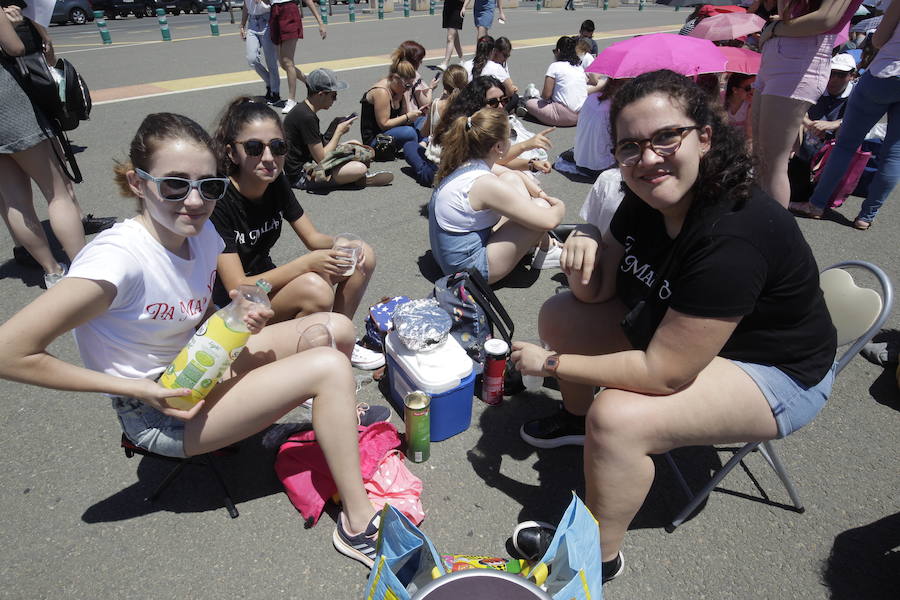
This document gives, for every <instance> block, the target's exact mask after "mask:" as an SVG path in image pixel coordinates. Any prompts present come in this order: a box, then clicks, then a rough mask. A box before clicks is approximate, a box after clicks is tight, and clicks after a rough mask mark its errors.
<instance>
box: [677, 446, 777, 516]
mask: <svg viewBox="0 0 900 600" xmlns="http://www.w3.org/2000/svg"><path fill="white" fill-rule="evenodd" d="M757 446H759V442H752V443H749V444H746V445H745V446H744V447H743V448H741V449H740V450H738V451H737V452H735V454H734V456H732V457H731V460H729V461H728V462H727V463H725V466H724V467H722V468H721V469H719V470H718V471H717V472H716V474H715V475H713V476H712V479H710V480H709V482H708V483H707V484H706V485H705V486H703V489H702V490H700V491H699V492H697V494H695V495H694V497H693V499H692V500H691V501H690V502H688V504H687V506H685V507H684V508H683V509H682V510H681V512H680V513H678V516H676V517H675V518H674V519H673V520H672V523H670V524H669V526H668V527H666V531H668V532H669V533H672V532H673V531H675V528H677V527H678V526H679V525H681V524H682V523H684V521H685V519H687V518H688V517H689V516H691V513H693V512H694V511H695V510H696V509H697V507H698V506H700V503H701V502H703V501H704V500H705V499H706V497H707V496H709V494H710V493H711V492H712V491H713V489H715V487H716V486H717V485H719V482H720V481H722V479H723V478H724V477H725V476H726V475H728V473H730V472H731V470H732V469H733V468H734V467H735V466H737V464H738V463H739V462H741V460H743V459H744V457H745V456H747V455H748V454H749V453H750V452H752V451H753V450H755V449H756V447H757ZM685 485H687V484H685Z"/></svg>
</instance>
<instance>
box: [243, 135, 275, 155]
mask: <svg viewBox="0 0 900 600" xmlns="http://www.w3.org/2000/svg"><path fill="white" fill-rule="evenodd" d="M235 144H240V145H241V146H243V147H244V152H246V153H247V156H262V154H263V152H265V150H266V148H268V149H269V150H271V151H272V154H273V155H274V156H284V155H285V154H287V152H288V144H287V142H286V141H284V140H283V139H281V138H273V139H271V140H269V143H268V144H267V143H266V142H264V141H262V140H247V141H246V142H235Z"/></svg>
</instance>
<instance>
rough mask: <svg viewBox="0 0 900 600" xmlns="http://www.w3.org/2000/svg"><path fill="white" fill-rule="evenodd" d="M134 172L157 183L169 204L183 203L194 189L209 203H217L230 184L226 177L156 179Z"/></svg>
mask: <svg viewBox="0 0 900 600" xmlns="http://www.w3.org/2000/svg"><path fill="white" fill-rule="evenodd" d="M134 172H135V173H137V176H138V177H140V178H141V179H146V180H147V181H152V182H153V183H155V184H156V190H157V191H158V192H159V195H160V197H161V198H162V199H163V200H168V201H169V202H181V201H182V200H184V199H185V198H187V197H188V195H189V194H190V193H191V190H192V189H194V188H197V191H198V192H200V197H201V198H203V199H204V200H206V201H207V202H215V201H216V200H221V199H222V196H224V195H225V190H227V189H228V184H229V183H230V182H229V180H228V179H227V178H225V177H207V178H206V179H185V178H184V177H154V176H153V175H151V174H150V173H148V172H146V171H143V170H141V169H135V170H134Z"/></svg>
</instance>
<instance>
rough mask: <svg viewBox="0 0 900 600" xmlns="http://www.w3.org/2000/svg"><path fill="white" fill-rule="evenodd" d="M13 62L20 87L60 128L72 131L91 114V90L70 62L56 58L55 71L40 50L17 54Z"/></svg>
mask: <svg viewBox="0 0 900 600" xmlns="http://www.w3.org/2000/svg"><path fill="white" fill-rule="evenodd" d="M16 64H17V66H18V71H19V83H20V84H21V85H22V89H23V90H25V93H26V94H28V97H29V98H30V99H31V101H32V102H33V103H34V104H35V105H36V106H37V107H38V108H39V109H40V110H41V112H43V113H44V115H45V116H46V117H47V118H48V119H50V120H51V121H53V122H55V124H57V125H58V126H59V129H61V130H62V131H72V130H73V129H75V128H76V127H78V124H79V123H81V121H86V120H87V119H88V118H90V114H91V92H90V90H89V89H88V86H87V84H86V83H85V82H84V79H83V78H82V77H81V75H79V74H78V71H77V70H75V66H74V65H72V63H70V62H69V61H67V60H66V59H64V58H60V59H57V61H56V71H57V74H54V73H53V71H52V70H51V68H50V65H48V64H47V60H46V59H45V58H44V55H43V53H42V52H33V53H31V54H26V55H24V56H18V57H16ZM57 77H58V78H59V80H57Z"/></svg>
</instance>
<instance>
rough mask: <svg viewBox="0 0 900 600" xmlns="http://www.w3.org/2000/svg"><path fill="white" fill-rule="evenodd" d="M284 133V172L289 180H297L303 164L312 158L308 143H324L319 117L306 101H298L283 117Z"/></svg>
mask: <svg viewBox="0 0 900 600" xmlns="http://www.w3.org/2000/svg"><path fill="white" fill-rule="evenodd" d="M284 134H285V135H286V136H287V141H288V153H287V157H286V158H285V161H284V172H285V173H286V174H287V176H288V179H290V181H297V178H299V177H300V171H301V170H302V169H303V165H304V164H305V163H307V162H309V161H311V160H313V155H312V153H311V152H310V151H309V146H310V144H320V143H324V142H323V140H322V132H321V131H320V129H319V117H317V116H316V113H315V111H314V110H313V109H311V108H310V107H309V105H308V104H307V103H306V102H299V103H298V104H297V106H295V107H294V108H293V110H291V112H289V113H288V116H286V117H285V118H284Z"/></svg>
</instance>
